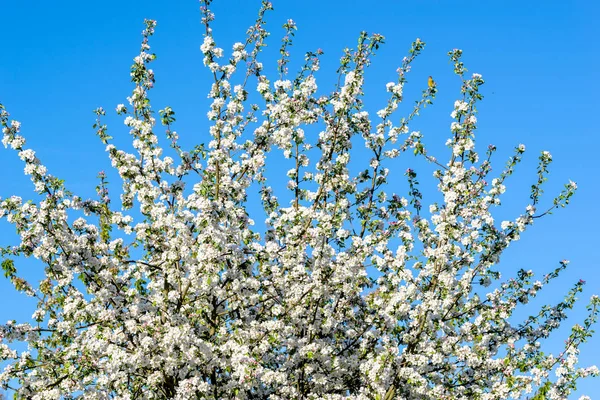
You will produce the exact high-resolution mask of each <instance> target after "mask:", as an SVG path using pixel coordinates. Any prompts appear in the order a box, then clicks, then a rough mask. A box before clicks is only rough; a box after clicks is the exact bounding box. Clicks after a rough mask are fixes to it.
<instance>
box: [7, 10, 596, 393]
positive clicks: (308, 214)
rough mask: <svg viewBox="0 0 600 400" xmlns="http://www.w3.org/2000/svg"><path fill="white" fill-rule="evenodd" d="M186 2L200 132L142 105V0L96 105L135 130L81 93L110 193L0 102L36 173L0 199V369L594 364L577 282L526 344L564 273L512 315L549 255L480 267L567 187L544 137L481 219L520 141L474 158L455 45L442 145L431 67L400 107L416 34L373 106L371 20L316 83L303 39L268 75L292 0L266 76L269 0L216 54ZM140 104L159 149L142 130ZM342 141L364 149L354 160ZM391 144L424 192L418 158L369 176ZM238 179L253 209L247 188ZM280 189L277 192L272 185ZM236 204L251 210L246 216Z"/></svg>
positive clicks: (243, 383) (398, 382)
mask: <svg viewBox="0 0 600 400" xmlns="http://www.w3.org/2000/svg"><path fill="white" fill-rule="evenodd" d="M201 3H202V7H201V13H202V23H203V25H204V26H205V36H204V41H203V43H202V45H201V51H202V53H203V55H204V64H205V65H206V67H207V68H208V69H209V70H210V75H211V77H212V78H211V79H212V82H211V84H212V86H211V89H210V91H209V94H208V96H209V98H210V99H212V104H211V106H210V109H209V111H208V114H207V118H208V121H209V124H210V126H209V129H208V133H209V134H210V139H209V140H210V142H209V143H208V145H207V146H204V145H198V146H197V147H195V148H194V149H192V150H184V149H182V148H181V147H180V145H179V144H178V140H177V139H178V135H177V133H176V132H175V131H174V130H173V125H174V123H175V112H174V111H173V109H172V108H170V107H165V108H164V109H162V110H160V111H159V112H158V113H156V112H155V111H154V109H153V108H152V107H151V104H150V101H149V98H148V93H149V91H150V90H151V89H152V88H153V87H154V84H155V77H154V72H153V71H152V70H151V69H150V68H149V64H150V63H151V62H152V61H153V60H154V59H155V55H154V54H153V53H151V52H150V45H149V39H150V37H151V36H152V35H153V33H154V29H155V26H156V22H155V21H152V20H147V21H146V22H145V24H146V26H145V30H144V31H143V41H142V46H141V49H140V53H139V55H138V56H137V57H135V59H134V64H133V65H132V68H131V78H132V81H133V82H134V83H135V88H134V89H133V92H132V94H131V96H130V97H128V104H127V105H124V104H120V105H118V106H117V108H116V111H117V113H118V114H119V115H123V116H124V122H125V125H126V126H127V127H128V128H129V130H130V131H129V132H130V134H131V137H132V142H133V147H134V149H135V150H134V152H132V153H130V152H127V151H125V150H123V149H120V148H119V147H117V146H116V145H115V144H114V143H113V142H112V138H111V137H110V135H109V134H108V128H107V126H106V125H105V124H103V116H104V115H105V111H104V110H103V109H102V108H99V109H97V110H96V114H97V121H96V124H95V125H94V127H95V129H96V131H97V134H98V136H99V138H100V139H101V141H102V142H103V143H104V144H105V145H106V151H107V153H108V156H109V157H110V160H111V162H112V166H113V167H114V168H115V170H116V171H117V172H118V174H119V176H120V178H121V180H122V193H121V195H120V199H119V200H120V201H119V207H115V206H114V203H115V202H114V199H113V198H111V197H110V194H109V184H108V181H107V179H108V178H107V175H106V174H105V173H100V175H99V177H98V178H99V184H98V186H97V188H96V189H97V192H98V199H96V200H94V199H88V200H84V199H82V198H81V197H79V196H77V195H76V194H74V193H72V192H70V191H69V190H67V188H66V187H65V184H64V182H63V181H62V180H60V179H58V178H56V177H54V176H53V175H51V174H50V173H49V172H48V170H47V169H46V167H45V166H44V165H43V164H42V163H41V161H40V160H39V159H38V158H37V157H36V154H35V152H34V151H33V150H31V149H28V148H26V147H25V139H24V138H23V136H21V135H20V128H21V126H20V124H19V122H17V121H14V120H10V119H9V114H8V112H7V111H6V110H5V108H4V106H3V105H0V123H1V124H2V126H3V139H2V142H3V144H4V145H5V146H6V147H9V148H11V149H13V150H14V151H15V152H16V153H17V154H18V156H19V158H20V159H21V160H22V161H23V162H24V164H25V173H26V174H27V175H29V176H30V177H31V181H32V182H33V184H34V187H35V191H36V192H37V194H38V195H40V197H39V198H40V200H39V201H26V202H24V201H23V200H22V199H21V198H20V197H17V196H12V197H9V198H5V199H0V217H2V218H5V219H6V220H7V221H8V222H10V223H11V224H12V225H14V226H15V227H16V230H17V232H18V234H19V235H20V244H19V245H17V246H7V247H2V248H1V256H2V258H3V261H2V268H3V270H4V275H5V276H6V278H7V279H9V280H10V281H11V282H12V283H13V284H14V286H15V288H16V289H17V290H19V291H21V292H23V293H24V294H25V295H28V296H32V297H34V298H35V299H36V300H37V309H36V310H35V312H34V314H33V317H32V322H30V323H17V322H16V321H9V322H8V323H6V324H4V325H0V340H1V344H0V360H2V361H3V362H4V364H5V365H6V367H5V368H4V369H3V371H2V372H1V373H0V387H3V388H4V389H7V388H9V389H11V390H13V391H14V392H15V394H16V397H18V398H23V399H36V400H41V399H71V398H85V399H109V398H118V399H138V398H139V399H165V398H175V399H226V398H227V399H228V398H231V399H378V400H383V399H385V400H391V399H448V400H450V399H481V400H491V399H507V398H515V399H520V398H530V399H546V398H547V399H565V398H567V396H568V395H569V394H570V393H571V392H572V390H573V389H575V387H576V383H577V381H578V379H579V378H582V377H586V376H588V375H597V373H598V370H597V368H596V367H589V368H584V367H579V366H578V362H577V355H578V352H579V346H580V344H581V343H583V342H584V341H585V340H586V339H587V338H589V337H590V335H591V333H592V330H591V326H592V324H593V323H594V322H595V321H596V316H597V314H598V306H599V304H600V302H599V300H598V297H596V296H594V297H592V300H591V302H590V305H589V308H588V311H589V316H588V318H587V319H585V321H584V322H583V323H582V325H575V326H573V328H572V330H571V334H570V336H569V338H568V340H567V341H566V342H565V347H564V350H563V351H562V352H560V353H559V354H548V353H547V352H544V351H543V348H542V346H541V343H542V341H543V340H544V339H545V338H547V337H548V336H549V335H550V334H551V333H552V331H554V330H555V329H557V328H558V327H559V326H560V324H561V322H562V321H563V320H564V319H565V317H566V311H567V310H568V309H571V308H572V307H573V306H574V304H575V300H576V295H577V294H578V293H579V292H581V290H582V286H583V284H584V282H583V281H580V282H577V283H575V285H574V286H573V287H572V289H571V290H570V291H569V292H568V293H567V294H566V296H565V298H564V299H563V300H562V301H559V302H557V303H556V304H551V305H547V306H544V307H542V308H541V309H540V310H539V312H538V313H537V314H534V315H532V316H530V317H529V318H527V319H525V320H524V321H521V322H515V321H514V318H512V315H513V312H514V311H515V309H517V307H518V306H519V305H520V304H523V303H527V302H528V301H529V300H530V299H531V298H532V297H535V296H536V295H537V294H538V292H539V291H540V290H542V289H543V288H544V286H546V285H547V284H548V283H549V282H550V281H551V280H553V279H555V278H557V277H558V276H559V274H560V273H561V272H562V271H563V270H564V269H565V268H566V267H567V262H566V261H563V262H561V263H560V264H559V266H558V267H557V268H556V269H554V270H552V271H551V272H550V273H548V274H546V275H545V276H543V277H541V278H540V279H539V280H536V279H535V276H534V273H533V272H532V271H525V270H521V271H519V273H518V274H517V276H515V277H513V278H510V279H504V278H502V277H501V274H500V272H499V271H498V270H497V269H496V268H495V266H496V265H497V263H498V262H499V260H500V255H501V254H502V252H503V251H504V250H505V249H506V248H507V247H508V246H509V245H510V243H511V242H513V241H515V240H518V239H519V237H520V235H521V234H522V233H523V232H524V231H525V230H527V229H528V228H529V227H530V225H532V224H533V222H534V221H535V220H536V219H537V218H540V217H543V216H544V215H546V214H549V213H550V212H551V211H552V210H554V209H556V208H559V207H564V206H565V205H566V204H568V203H569V200H570V198H571V196H572V195H573V194H574V192H575V190H576V185H575V183H573V182H569V183H568V184H566V185H565V187H564V190H563V191H562V192H561V193H559V194H558V195H557V196H556V197H555V198H554V200H553V201H552V202H551V203H550V204H549V205H548V206H547V207H543V206H542V202H541V200H542V193H543V191H542V187H543V183H544V181H545V180H546V176H547V174H548V165H549V164H550V163H551V161H552V157H551V156H550V154H549V153H547V152H544V153H542V154H541V156H540V157H539V167H538V170H537V180H536V181H535V182H534V183H533V185H532V191H531V202H530V204H529V206H527V208H526V209H525V210H523V213H522V214H521V215H518V216H516V218H515V219H514V220H511V221H504V222H500V223H498V221H496V220H495V219H494V217H493V215H492V210H493V208H494V207H496V206H498V205H500V203H501V198H502V196H503V194H504V192H505V181H506V179H507V178H508V177H509V176H510V175H511V174H512V173H513V171H514V169H515V167H516V166H517V164H518V163H519V162H520V161H521V158H522V156H523V154H524V152H525V147H524V146H523V145H519V146H518V147H516V148H515V151H514V155H513V156H512V157H511V158H510V159H509V160H508V163H507V164H506V167H505V168H504V169H503V170H502V172H500V173H498V174H495V175H494V174H492V169H491V157H492V155H493V154H494V152H495V150H496V149H495V147H493V146H490V147H489V148H488V149H487V151H486V152H485V156H483V157H481V158H480V155H479V154H478V152H477V151H476V149H475V132H476V128H477V118H476V113H477V109H476V106H477V104H478V102H479V101H481V100H482V98H483V97H482V95H481V93H480V87H481V85H482V84H483V83H484V81H483V78H482V76H481V75H479V74H471V75H469V74H467V70H466V68H465V67H464V65H463V63H462V62H461V55H462V52H461V51H460V50H457V49H455V50H452V51H451V52H450V53H449V57H450V59H451V62H452V64H453V66H454V73H455V74H456V75H457V76H458V78H459V79H460V80H461V82H462V86H461V92H460V95H459V98H458V99H457V100H456V102H455V103H454V107H453V110H452V113H451V116H452V118H453V122H452V124H451V126H450V134H449V138H448V140H447V142H446V144H447V147H448V149H449V151H448V155H447V156H446V157H445V158H444V159H443V161H442V159H441V158H438V157H434V156H433V155H432V154H431V153H430V152H429V151H428V149H427V148H426V145H425V143H424V142H423V140H422V139H423V136H422V134H421V133H419V132H415V131H411V129H410V125H411V122H412V121H413V119H414V118H415V117H416V116H417V115H418V114H419V112H420V111H422V110H423V108H424V107H426V106H427V105H430V104H432V100H433V99H434V98H435V96H436V93H437V87H436V86H435V84H432V85H430V86H428V87H427V88H425V89H424V90H423V92H422V96H421V98H420V99H418V100H417V101H416V104H415V106H414V108H413V109H412V110H411V111H410V112H409V113H408V114H407V115H405V116H404V117H398V114H399V111H398V108H399V105H400V104H401V102H402V101H403V96H404V90H403V89H404V86H405V84H406V83H407V76H408V75H409V72H410V67H411V63H412V62H413V60H414V59H415V58H416V57H417V56H418V55H419V54H420V53H421V52H422V50H423V48H424V47H425V42H423V41H422V40H420V39H417V40H416V41H415V42H414V43H412V46H411V48H410V52H409V55H408V56H407V57H406V58H404V60H403V61H402V65H401V66H400V67H399V68H398V77H397V80H396V81H394V82H390V83H388V84H387V85H386V90H387V93H388V98H387V102H386V104H385V107H384V108H383V109H381V110H379V111H378V112H376V115H370V114H369V112H368V111H366V109H365V106H364V104H363V85H364V75H365V70H366V68H367V67H368V66H369V64H370V60H371V58H372V56H373V55H374V54H375V52H376V51H377V50H378V48H379V46H380V45H381V44H382V43H383V42H384V38H383V36H381V35H377V34H374V35H368V34H367V33H362V34H361V35H360V36H359V38H358V44H357V47H356V48H355V49H352V50H351V49H346V50H345V51H344V54H343V56H342V58H341V61H340V67H339V70H338V74H339V80H338V83H337V85H336V86H335V88H334V90H333V91H332V92H331V93H330V94H328V95H317V80H316V73H317V71H318V70H319V60H320V57H321V55H322V51H321V50H317V51H314V52H308V53H307V54H306V57H305V62H304V64H303V66H302V67H301V68H300V70H299V72H298V73H297V74H296V75H295V76H294V77H293V78H288V69H289V65H290V59H289V52H288V49H289V47H290V46H291V44H292V40H293V37H294V33H295V30H296V25H295V24H294V22H293V21H292V20H289V21H287V22H286V23H285V25H284V29H285V32H286V33H285V36H284V39H283V41H282V45H281V49H280V54H281V58H280V60H279V62H278V64H277V71H278V73H279V77H278V79H277V80H274V81H271V80H270V79H269V78H267V76H266V75H265V73H264V68H263V64H262V63H261V62H260V61H259V55H260V53H261V49H262V48H263V47H264V46H265V41H266V39H267V37H268V33H267V31H266V30H265V28H264V26H265V15H266V13H267V12H268V11H269V10H270V9H272V6H271V4H270V3H269V2H267V1H263V3H262V7H261V8H260V11H259V15H258V18H257V20H256V23H255V24H254V25H252V26H251V27H250V28H249V29H248V31H247V37H246V39H245V41H244V42H240V43H235V44H234V45H233V49H232V52H231V55H230V57H229V58H226V57H225V53H226V51H225V50H224V49H222V48H219V47H217V43H216V41H215V39H214V37H213V34H212V28H211V26H212V25H211V23H212V21H213V19H214V14H213V13H212V11H211V10H210V9H209V7H210V5H211V1H210V0H202V1H201ZM254 100H256V101H254ZM157 117H159V118H158V121H157ZM157 122H160V123H161V124H162V125H163V126H164V131H165V136H166V139H167V140H168V142H169V145H170V147H171V149H163V147H161V145H160V144H159V136H158V131H161V130H163V129H162V128H160V125H159V124H158V123H157ZM357 140H358V141H360V140H362V142H363V144H364V146H365V147H366V150H364V151H366V152H368V153H369V154H370V155H371V158H370V160H369V161H368V163H367V164H366V165H364V166H362V168H359V170H360V172H359V173H353V172H352V171H353V170H355V169H356V168H355V167H354V165H351V163H353V160H351V157H350V154H351V151H350V150H351V148H352V145H353V144H354V145H356V143H357ZM167 150H168V152H169V154H173V156H174V157H171V156H168V155H166V153H167ZM278 152H279V153H281V154H282V155H283V157H285V158H286V159H288V161H289V162H290V165H293V168H292V169H290V170H289V171H287V179H288V183H287V188H278V187H272V186H271V185H270V181H269V179H267V176H268V174H267V173H266V164H267V162H266V159H267V155H268V154H270V153H278ZM408 154H414V156H416V157H421V158H423V159H425V160H427V161H428V162H429V163H431V165H433V166H434V168H435V172H434V178H435V179H436V181H437V182H438V183H437V189H438V191H439V193H440V194H441V196H442V197H443V202H441V203H440V204H437V203H434V204H432V205H430V206H429V208H428V209H427V208H425V209H424V208H423V204H422V202H423V201H424V198H423V195H422V193H421V191H420V188H419V182H418V180H417V172H416V171H415V170H412V169H409V170H408V171H406V173H405V176H406V180H407V187H408V190H407V188H406V187H405V186H403V185H400V187H398V185H396V184H392V183H391V182H389V181H388V176H389V169H388V168H386V164H389V163H390V160H393V159H395V158H397V157H400V156H403V155H408ZM174 158H175V159H174ZM351 166H352V168H351ZM286 190H288V191H289V192H285V191H286ZM252 191H259V193H260V202H261V204H262V209H261V210H258V211H257V210H254V209H251V208H250V207H249V206H248V196H249V195H250V194H251V193H252ZM396 191H399V192H400V193H396ZM279 192H281V193H284V195H283V196H282V195H280V196H279V197H280V198H282V197H284V196H285V197H287V198H290V199H291V201H290V202H289V203H288V204H281V203H280V199H279V198H278V197H277V195H276V193H279ZM402 192H406V193H407V195H406V197H404V196H402ZM263 212H264V214H263ZM75 214H77V215H82V216H80V217H77V218H74V215H75ZM263 215H264V216H263ZM251 217H255V218H263V219H264V226H265V228H264V229H263V230H259V229H256V228H255V227H254V226H255V225H254V221H253V219H252V218H251ZM22 256H24V257H31V256H33V257H35V258H36V259H38V260H39V261H40V262H41V263H42V264H43V265H44V266H45V279H43V280H42V281H41V282H39V283H35V282H28V281H27V280H25V279H23V278H22V276H21V275H20V274H19V271H18V269H17V267H18V265H19V257H22ZM370 271H375V272H370ZM22 342H24V343H26V345H27V349H26V350H24V351H17V350H16V346H13V344H15V343H22Z"/></svg>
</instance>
